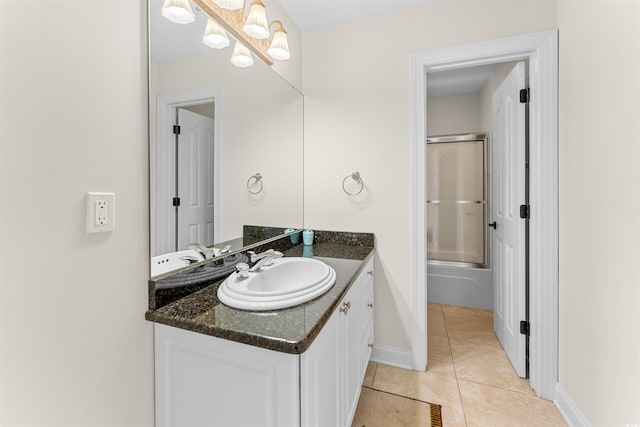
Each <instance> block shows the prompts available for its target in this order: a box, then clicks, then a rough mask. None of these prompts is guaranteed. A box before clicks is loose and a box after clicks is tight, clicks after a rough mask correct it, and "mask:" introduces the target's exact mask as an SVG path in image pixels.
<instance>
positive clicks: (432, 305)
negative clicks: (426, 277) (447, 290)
mask: <svg viewBox="0 0 640 427" xmlns="http://www.w3.org/2000/svg"><path fill="white" fill-rule="evenodd" d="M427 310H434V311H438V310H440V311H442V304H437V303H435V302H428V303H427Z"/></svg>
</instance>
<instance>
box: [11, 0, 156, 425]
mask: <svg viewBox="0 0 640 427" xmlns="http://www.w3.org/2000/svg"><path fill="white" fill-rule="evenodd" d="M114 3H115V2H113V1H111V0H94V1H91V2H80V1H65V0H57V1H46V2H45V1H38V2H35V1H18V0H15V1H12V0H4V1H1V2H0V63H1V72H0V73H1V74H0V128H1V129H2V132H1V134H0V135H1V138H2V139H1V140H0V195H1V197H0V201H1V203H2V205H1V206H0V343H1V344H0V425H5V426H20V425H30V426H54V425H56V426H100V425H103V426H136V427H138V426H152V425H153V342H152V325H151V323H149V322H146V321H145V320H144V312H145V310H146V308H147V284H146V281H147V278H148V274H149V261H148V257H149V240H148V239H149V233H148V227H149V225H148V178H147V176H148V168H147V130H146V129H147V117H146V85H147V76H146V73H147V70H146V65H145V64H146V59H145V58H146V35H145V34H146V20H145V6H144V2H140V1H138V0H120V1H118V2H117V3H116V5H117V7H115V6H116V5H114ZM87 191H113V192H115V193H116V223H115V227H116V229H115V232H113V233H112V234H102V235H87V234H85V199H84V197H85V193H86V192H87Z"/></svg>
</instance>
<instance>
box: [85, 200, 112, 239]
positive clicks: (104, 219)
mask: <svg viewBox="0 0 640 427" xmlns="http://www.w3.org/2000/svg"><path fill="white" fill-rule="evenodd" d="M115 203H116V196H115V194H114V193H87V233H88V234H92V233H109V232H112V231H113V230H114V225H115Z"/></svg>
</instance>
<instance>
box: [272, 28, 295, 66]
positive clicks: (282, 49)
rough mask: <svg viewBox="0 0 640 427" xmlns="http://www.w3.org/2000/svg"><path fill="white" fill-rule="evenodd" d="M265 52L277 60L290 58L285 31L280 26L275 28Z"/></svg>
mask: <svg viewBox="0 0 640 427" xmlns="http://www.w3.org/2000/svg"><path fill="white" fill-rule="evenodd" d="M267 53H268V54H269V55H270V56H271V57H272V58H273V59H277V60H278V61H282V60H285V59H289V58H291V53H290V52H289V42H288V40H287V32H286V31H285V30H283V29H282V28H280V29H278V30H276V32H275V34H274V35H273V40H271V45H270V46H269V49H267Z"/></svg>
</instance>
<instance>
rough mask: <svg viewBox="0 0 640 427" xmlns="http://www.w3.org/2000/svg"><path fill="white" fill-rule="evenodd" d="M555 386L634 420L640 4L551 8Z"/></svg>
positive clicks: (611, 420) (639, 275) (595, 421)
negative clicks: (556, 52)
mask: <svg viewBox="0 0 640 427" xmlns="http://www.w3.org/2000/svg"><path fill="white" fill-rule="evenodd" d="M558 26H559V29H560V61H559V69H560V81H559V87H560V99H559V104H560V105H559V107H560V108H559V114H560V129H559V134H560V135H559V136H560V140H559V141H560V145H559V151H560V153H559V155H560V165H559V172H560V189H559V193H560V227H559V231H560V336H559V343H560V365H559V376H560V385H561V387H562V388H563V390H564V391H565V392H566V394H567V395H568V396H569V397H570V398H571V400H572V401H573V402H574V403H575V404H576V405H577V407H578V408H579V410H580V411H581V412H582V413H583V415H584V416H585V417H586V419H587V420H588V422H590V424H591V425H593V426H625V425H631V424H633V425H637V424H640V405H639V402H640V333H639V332H638V325H640V314H639V313H640V310H638V303H639V302H640V191H639V190H638V184H639V183H640V168H639V167H638V162H639V161H640V143H639V141H638V135H640V107H639V106H638V97H639V96H640V3H639V2H637V1H610V2H582V1H581V2H575V1H560V2H559V4H558Z"/></svg>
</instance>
